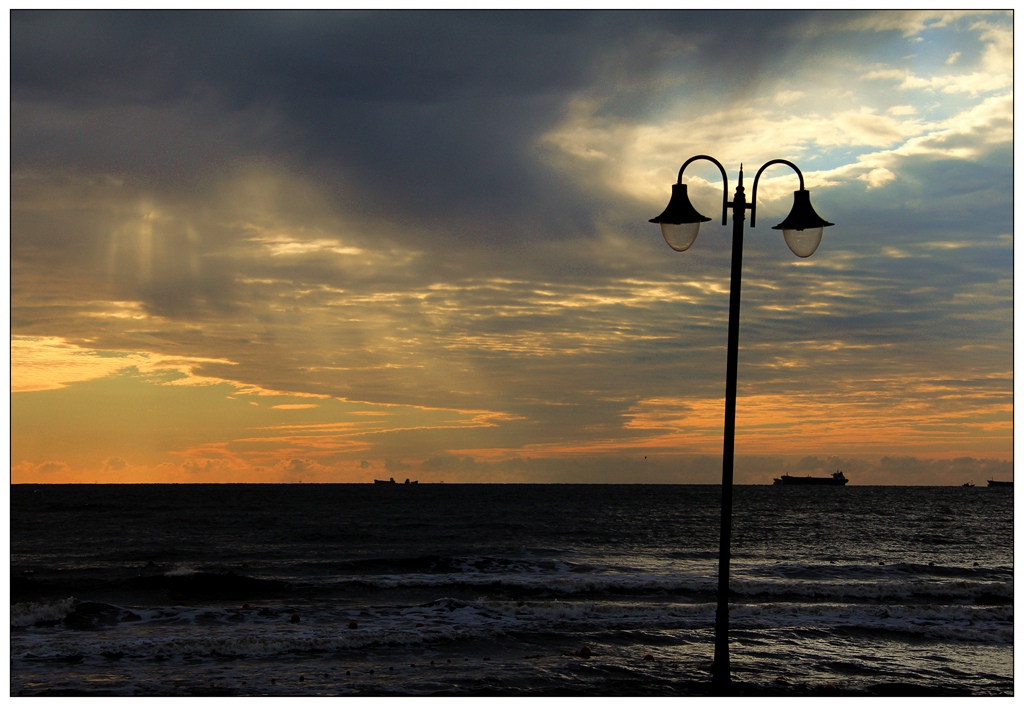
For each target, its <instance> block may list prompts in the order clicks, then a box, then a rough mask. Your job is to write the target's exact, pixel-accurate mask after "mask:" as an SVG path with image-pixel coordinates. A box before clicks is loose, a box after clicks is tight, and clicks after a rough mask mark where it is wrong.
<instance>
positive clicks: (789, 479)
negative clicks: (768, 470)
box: [775, 471, 850, 485]
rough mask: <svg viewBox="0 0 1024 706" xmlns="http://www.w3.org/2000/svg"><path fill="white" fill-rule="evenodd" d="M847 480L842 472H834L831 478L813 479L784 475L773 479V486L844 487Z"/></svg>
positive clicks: (811, 477)
mask: <svg viewBox="0 0 1024 706" xmlns="http://www.w3.org/2000/svg"><path fill="white" fill-rule="evenodd" d="M849 482H850V481H849V479H848V478H847V477H846V476H844V475H843V472H842V471H836V472H835V473H833V474H832V477H831V478H815V477H813V476H791V475H784V476H782V477H781V478H776V479H775V485H846V484H847V483H849Z"/></svg>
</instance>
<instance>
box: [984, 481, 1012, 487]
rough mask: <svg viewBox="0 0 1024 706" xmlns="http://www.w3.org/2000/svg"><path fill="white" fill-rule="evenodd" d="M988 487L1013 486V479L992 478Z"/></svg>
mask: <svg viewBox="0 0 1024 706" xmlns="http://www.w3.org/2000/svg"><path fill="white" fill-rule="evenodd" d="M988 487H989V488H1012V487H1013V481H1012V480H990V481H989V482H988Z"/></svg>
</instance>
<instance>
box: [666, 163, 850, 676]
mask: <svg viewBox="0 0 1024 706" xmlns="http://www.w3.org/2000/svg"><path fill="white" fill-rule="evenodd" d="M698 159H706V160H708V161H710V162H712V163H714V164H715V166H717V167H718V169H719V171H721V172H722V225H726V224H727V222H728V221H727V216H728V207H729V205H730V204H729V202H728V192H729V180H728V177H726V175H725V167H723V166H722V164H721V163H720V162H719V161H718V160H717V159H715V158H713V157H709V156H707V155H697V156H695V157H690V159H688V160H686V161H685V162H684V163H683V166H682V167H681V168H680V169H679V178H678V179H677V180H676V183H675V184H673V185H672V197H671V198H670V199H669V202H668V206H667V207H666V208H665V210H664V212H662V214H661V215H659V216H657V217H656V218H652V219H651V223H658V224H660V225H661V233H662V235H664V236H665V242H667V243H668V244H669V247H671V248H672V249H673V250H676V251H679V252H682V251H684V250H686V249H688V248H689V247H690V246H691V245H693V241H694V240H695V239H696V238H697V231H698V229H699V228H700V224H701V223H703V222H704V221H710V220H711V219H710V218H706V217H705V216H703V215H701V214H700V213H699V212H698V211H697V210H696V209H695V208H694V207H693V205H692V204H691V203H690V199H689V197H688V196H687V194H686V184H684V183H683V171H684V170H685V169H686V167H688V166H689V165H690V163H691V162H695V161H696V160H698ZM773 164H785V165H787V166H789V167H792V169H793V171H795V172H796V174H797V176H798V177H800V189H799V191H796V192H794V199H793V209H792V210H791V211H790V213H789V216H787V217H786V219H785V220H784V221H782V223H780V224H778V225H776V226H772V228H773V229H774V230H781V231H782V235H783V237H784V238H785V239H786V244H787V245H789V248H790V250H792V251H793V253H794V254H796V255H797V256H798V257H810V256H811V255H812V254H813V253H814V251H815V250H816V249H817V247H818V244H819V243H820V242H821V236H822V233H823V232H824V229H825V227H826V226H831V225H834V224H833V223H829V222H828V221H826V220H824V219H823V218H821V216H819V215H818V214H817V213H815V212H814V209H813V208H812V207H811V199H810V194H809V193H808V191H807V190H806V189H805V188H804V175H803V174H802V173H801V172H800V169H799V168H797V166H796V165H795V164H793V163H792V162H789V161H787V160H785V159H773V160H771V161H769V162H765V163H764V165H762V166H761V168H760V169H759V170H758V171H757V174H756V175H755V176H754V191H753V194H752V197H751V202H750V203H749V204H748V203H747V201H746V197H745V196H744V192H743V165H742V164H741V165H740V178H739V184H738V186H737V187H736V194H735V196H733V200H732V204H731V205H732V275H731V283H730V286H729V343H728V349H727V354H726V372H725V432H724V437H725V438H724V443H723V447H722V518H721V529H720V532H719V542H718V608H717V610H716V611H715V660H714V663H713V666H712V676H711V684H712V689H713V690H714V691H715V692H718V693H724V692H727V691H728V689H729V683H730V677H729V555H730V549H729V545H730V543H731V541H732V476H733V449H734V446H735V443H734V442H735V436H736V368H737V363H738V359H739V333H740V280H741V278H742V274H743V220H744V217H745V213H746V211H747V210H748V209H749V210H750V227H751V228H753V227H754V226H755V224H756V217H757V181H758V179H759V178H760V177H761V174H762V172H764V170H765V169H767V168H768V167H770V166H772V165H773Z"/></svg>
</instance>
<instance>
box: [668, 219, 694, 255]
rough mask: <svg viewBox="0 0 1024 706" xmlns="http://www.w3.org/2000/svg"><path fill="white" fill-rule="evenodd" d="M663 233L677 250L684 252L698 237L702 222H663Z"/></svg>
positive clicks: (670, 245) (669, 243) (670, 244)
mask: <svg viewBox="0 0 1024 706" xmlns="http://www.w3.org/2000/svg"><path fill="white" fill-rule="evenodd" d="M659 225H661V234H662V235H663V236H665V242H666V243H668V246H669V247H670V248H672V249H673V250H675V251H676V252H683V251H684V250H686V249H688V248H689V247H690V246H691V245H693V241H694V240H696V239H697V231H698V230H700V222H699V221H698V222H697V223H661V224H659Z"/></svg>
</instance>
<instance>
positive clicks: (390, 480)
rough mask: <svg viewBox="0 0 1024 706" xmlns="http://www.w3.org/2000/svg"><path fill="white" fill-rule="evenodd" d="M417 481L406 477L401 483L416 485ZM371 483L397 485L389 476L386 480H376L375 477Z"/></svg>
mask: <svg viewBox="0 0 1024 706" xmlns="http://www.w3.org/2000/svg"><path fill="white" fill-rule="evenodd" d="M417 483H419V481H418V480H409V479H408V478H406V479H405V482H404V483H402V485H416V484H417ZM373 484H374V485H398V483H396V482H395V479H394V478H389V479H388V480H376V479H374V481H373Z"/></svg>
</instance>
